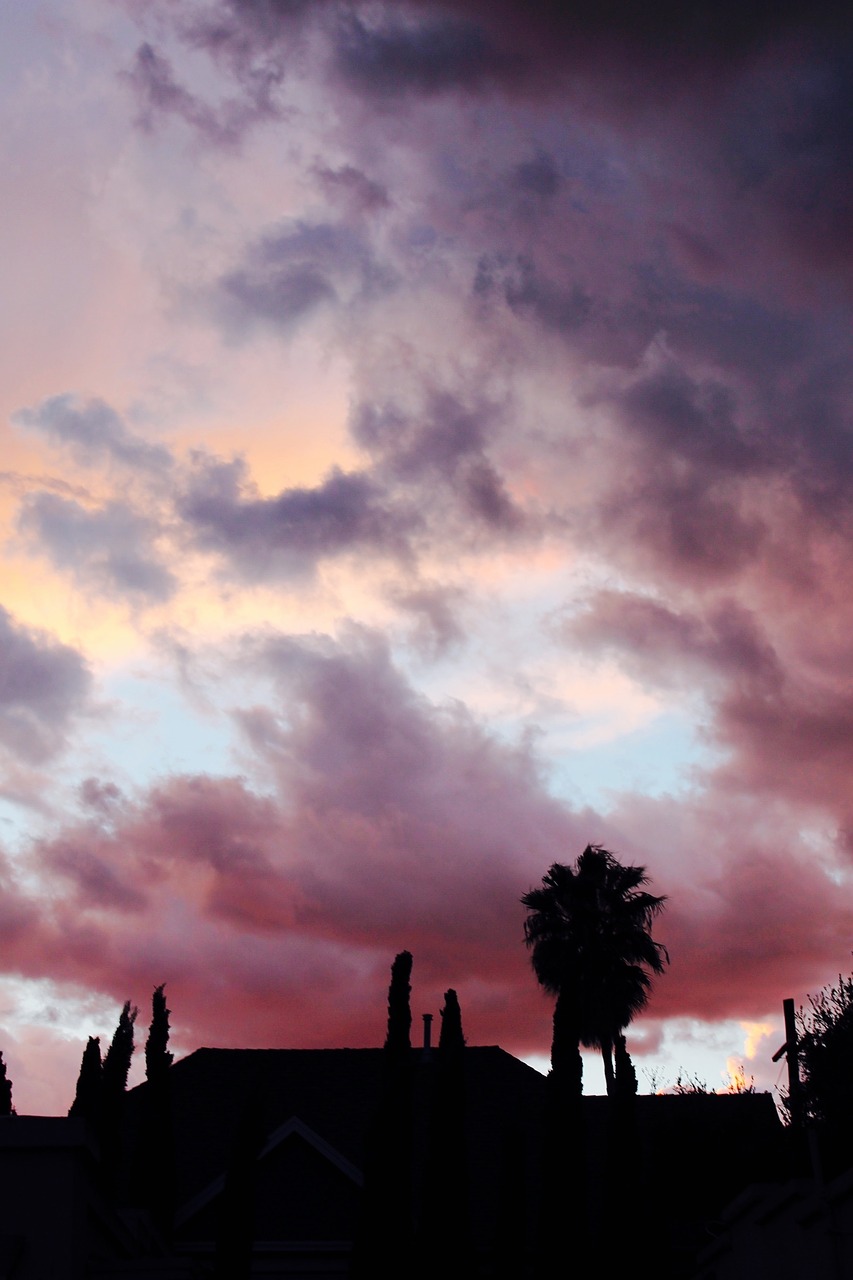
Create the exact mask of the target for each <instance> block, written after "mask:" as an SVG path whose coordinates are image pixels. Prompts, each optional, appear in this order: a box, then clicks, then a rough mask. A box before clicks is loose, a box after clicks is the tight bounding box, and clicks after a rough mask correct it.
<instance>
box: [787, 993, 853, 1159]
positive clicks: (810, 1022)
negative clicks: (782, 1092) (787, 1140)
mask: <svg viewBox="0 0 853 1280" xmlns="http://www.w3.org/2000/svg"><path fill="white" fill-rule="evenodd" d="M797 1021H798V1024H799V1025H798V1032H799V1034H798V1054H799V1064H800V1076H801V1081H802V1085H801V1101H802V1110H803V1117H804V1119H805V1121H806V1124H807V1125H811V1126H813V1127H814V1128H815V1130H816V1131H817V1133H818V1136H819V1139H820V1144H821V1148H822V1151H823V1154H824V1158H825V1161H826V1166H827V1172H828V1173H832V1172H837V1171H838V1170H840V1169H841V1168H843V1167H846V1166H847V1165H848V1164H849V1152H850V1149H851V1144H853V974H851V975H850V976H849V977H846V978H844V977H842V976H841V975H840V974H839V976H838V981H837V983H834V984H832V985H829V986H826V987H824V988H823V990H822V991H820V992H818V994H817V995H816V996H809V1008H808V1009H801V1010H800V1012H799V1015H798V1019H797Z"/></svg>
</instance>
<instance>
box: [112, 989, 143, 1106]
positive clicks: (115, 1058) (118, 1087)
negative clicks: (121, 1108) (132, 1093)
mask: <svg viewBox="0 0 853 1280" xmlns="http://www.w3.org/2000/svg"><path fill="white" fill-rule="evenodd" d="M138 1013H139V1010H138V1009H137V1008H136V1006H135V1005H131V1003H130V1001H129V1000H126V1001H125V1003H124V1007H123V1009H122V1011H121V1013H120V1015H119V1020H118V1026H117V1027H116V1029H115V1031H114V1032H113V1038H112V1041H111V1043H110V1047H109V1049H108V1050H107V1056H106V1057H105V1058H104V1067H103V1079H104V1094H105V1097H107V1098H115V1097H120V1096H121V1095H122V1094H123V1093H124V1091H125V1089H126V1088H127V1077H128V1074H129V1072H130V1061H131V1058H132V1057H133V1024H134V1023H135V1022H136V1018H137V1015H138Z"/></svg>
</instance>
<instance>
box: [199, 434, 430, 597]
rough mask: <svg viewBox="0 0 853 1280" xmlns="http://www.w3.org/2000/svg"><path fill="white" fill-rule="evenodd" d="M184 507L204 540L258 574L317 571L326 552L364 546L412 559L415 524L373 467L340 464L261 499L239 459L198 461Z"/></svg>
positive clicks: (207, 546) (252, 575)
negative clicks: (312, 482)
mask: <svg viewBox="0 0 853 1280" xmlns="http://www.w3.org/2000/svg"><path fill="white" fill-rule="evenodd" d="M178 511H179V514H180V515H181V517H182V519H183V520H184V521H185V522H186V524H187V526H188V527H189V529H190V531H191V534H192V535H193V536H194V538H195V540H196V542H197V545H199V546H200V547H201V548H203V549H204V550H207V551H215V552H218V553H219V554H221V555H223V556H225V557H226V558H229V559H231V560H233V561H234V562H235V563H236V564H238V565H239V566H240V569H241V571H242V572H243V573H245V574H246V575H247V576H248V577H249V578H258V579H263V578H266V577H269V576H275V575H277V574H284V575H285V576H287V575H289V574H294V575H296V576H300V575H303V574H311V573H312V572H313V571H314V569H315V568H316V565H317V563H318V561H319V560H320V559H321V558H323V557H326V556H333V555H339V554H345V553H347V552H352V551H357V550H369V551H372V552H375V553H377V554H385V555H391V556H394V557H400V556H403V557H405V555H406V554H407V539H408V535H409V533H410V531H411V529H412V527H413V525H414V524H415V523H416V521H415V519H414V517H413V516H412V515H411V514H409V513H407V511H406V510H405V508H403V507H401V506H400V505H398V504H395V503H394V502H392V501H391V500H390V499H389V497H388V495H387V494H385V493H384V491H383V490H382V489H381V488H380V487H378V486H377V485H376V483H375V482H374V481H373V480H372V478H371V477H370V475H368V474H367V473H364V472H343V471H340V470H339V469H337V468H334V469H333V470H332V471H331V472H330V473H329V474H328V476H327V477H326V479H325V480H324V481H323V483H322V484H320V485H318V486H317V487H316V488H313V489H308V488H301V487H296V488H292V489H285V490H283V491H282V492H281V493H280V494H278V495H277V496H275V497H272V498H262V497H258V496H257V495H256V494H255V493H254V492H253V491H251V489H250V488H247V475H246V468H245V464H244V463H243V462H241V461H239V460H237V461H234V462H230V463H225V462H219V461H217V460H213V459H199V460H198V463H197V465H196V468H195V470H194V472H193V473H192V476H191V479H190V482H189V485H188V487H187V489H186V491H185V492H184V493H183V494H182V495H181V496H180V497H179V498H178Z"/></svg>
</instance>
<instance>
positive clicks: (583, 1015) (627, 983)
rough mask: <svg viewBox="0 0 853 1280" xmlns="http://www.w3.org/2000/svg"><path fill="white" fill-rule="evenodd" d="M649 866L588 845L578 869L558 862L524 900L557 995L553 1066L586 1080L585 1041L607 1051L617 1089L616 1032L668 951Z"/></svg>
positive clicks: (545, 982)
mask: <svg viewBox="0 0 853 1280" xmlns="http://www.w3.org/2000/svg"><path fill="white" fill-rule="evenodd" d="M647 883H648V876H647V875H646V869H645V867H630V866H629V867H625V866H623V865H622V863H621V862H619V861H618V859H617V858H615V857H614V856H613V854H612V853H609V852H608V850H607V849H604V848H602V846H601V845H587V847H586V848H585V849H584V851H583V853H582V854H581V855H580V857H579V858H578V859H577V862H576V864H575V866H574V867H567V866H564V865H563V864H562V863H559V862H555V863H554V865H553V866H552V867H551V868H550V870H549V871H548V872H547V873H546V875H544V876H543V878H542V887H541V888H539V889H531V890H530V892H529V893H526V894H525V895H524V897H523V898H522V899H521V901H522V902H523V904H524V905H525V906H526V907H527V909H528V911H529V913H530V914H529V915H528V917H527V919H526V920H525V922H524V936H525V941H526V943H527V945H528V947H529V948H530V950H531V960H532V962H533V968H534V970H535V972H536V977H537V978H538V980H539V982H540V983H541V985H542V986H543V987H544V988H545V990H546V991H548V992H549V993H550V994H551V995H555V996H556V997H557V1001H556V1004H555V1006H554V1038H553V1043H552V1049H551V1066H552V1070H553V1071H554V1072H555V1074H556V1073H561V1072H562V1073H564V1074H565V1075H566V1078H567V1079H573V1083H574V1087H575V1088H576V1089H577V1091H578V1092H580V1091H581V1090H582V1088H583V1081H582V1075H581V1067H580V1053H579V1046H580V1045H584V1047H586V1048H595V1049H599V1050H600V1051H601V1057H602V1060H603V1062H604V1075H605V1079H606V1081H607V1092H608V1094H612V1093H613V1092H614V1087H615V1081H614V1071H613V1051H614V1047H615V1045H616V1043H617V1039H618V1037H619V1036H620V1035H621V1033H622V1031H623V1030H624V1028H625V1027H627V1026H628V1024H629V1022H630V1021H631V1019H632V1018H633V1017H634V1015H635V1014H637V1013H639V1012H640V1011H641V1010H642V1009H643V1008H644V1007H645V1005H646V1003H647V1001H648V996H649V990H650V987H651V975H652V974H659V973H662V972H663V968H664V964H665V963H668V961H669V955H668V953H667V950H666V948H665V947H664V946H663V945H662V944H661V943H659V942H655V941H654V940H653V938H652V936H651V932H650V931H651V927H652V924H653V922H654V919H655V917H656V916H657V915H658V913H659V912H660V911H661V909H662V907H663V904H664V902H665V901H666V899H665V898H664V897H656V896H655V895H654V894H651V893H648V892H647V891H646V890H645V889H643V885H645V884H647Z"/></svg>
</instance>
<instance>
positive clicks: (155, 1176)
mask: <svg viewBox="0 0 853 1280" xmlns="http://www.w3.org/2000/svg"><path fill="white" fill-rule="evenodd" d="M165 986H166V984H165V983H161V984H160V986H159V987H155V988H154V993H153V995H152V997H151V1024H150V1026H149V1028H148V1039H147V1040H146V1042H145V1077H146V1087H145V1090H144V1095H143V1102H142V1112H143V1116H144V1123H143V1128H142V1132H141V1134H140V1138H139V1154H138V1159H137V1170H136V1174H137V1188H136V1199H137V1200H138V1201H139V1202H141V1203H142V1204H145V1205H147V1207H148V1210H149V1212H150V1214H151V1217H152V1218H153V1220H154V1222H155V1224H156V1225H157V1227H158V1229H159V1230H160V1232H161V1233H162V1235H163V1236H164V1237H166V1238H168V1236H169V1235H170V1234H171V1230H172V1216H173V1213H174V1183H175V1151H174V1127H173V1117H172V1091H171V1077H170V1068H171V1066H172V1062H173V1061H174V1054H172V1053H170V1052H169V1048H168V1044H169V1009H168V1008H167V1006H166V995H165Z"/></svg>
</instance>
